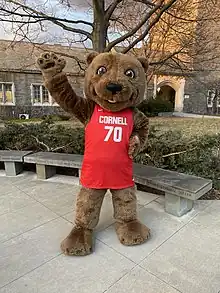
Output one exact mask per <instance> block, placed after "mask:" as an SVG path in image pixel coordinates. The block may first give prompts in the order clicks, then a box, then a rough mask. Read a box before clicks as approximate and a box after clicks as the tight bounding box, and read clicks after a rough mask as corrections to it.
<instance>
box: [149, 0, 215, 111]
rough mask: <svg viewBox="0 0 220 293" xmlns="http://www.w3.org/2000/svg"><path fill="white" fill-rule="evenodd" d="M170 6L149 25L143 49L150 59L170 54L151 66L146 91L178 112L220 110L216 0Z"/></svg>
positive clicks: (183, 1) (179, 3) (195, 1)
mask: <svg viewBox="0 0 220 293" xmlns="http://www.w3.org/2000/svg"><path fill="white" fill-rule="evenodd" d="M169 12H170V13H167V14H166V13H165V14H164V15H163V17H162V18H161V19H160V21H159V22H158V23H157V25H156V26H155V27H154V28H153V30H152V31H151V34H150V37H149V39H150V41H149V43H148V44H147V50H146V49H145V52H146V51H147V56H149V59H150V62H152V63H154V62H155V61H158V60H159V61H160V60H166V59H167V57H168V56H172V55H173V56H172V58H169V59H168V60H167V61H166V62H164V64H162V65H159V66H155V67H154V68H151V76H150V81H149V86H148V95H149V96H153V97H157V96H158V93H160V96H162V95H164V97H166V98H167V97H168V99H170V101H172V102H173V111H176V112H188V113H199V114H218V113H220V90H219V89H220V86H219V85H220V74H219V72H220V44H219V37H220V34H219V32H220V27H219V26H220V24H219V22H218V19H219V16H220V4H219V3H218V1H211V2H210V1H209V0H208V1H198V0H182V1H178V2H177V4H176V6H174V8H173V10H170V11H169ZM187 19H196V20H197V21H194V22H193V21H186V20H187ZM201 19H202V20H201ZM175 52H177V53H176V54H173V53H175ZM161 93H162V94H161Z"/></svg>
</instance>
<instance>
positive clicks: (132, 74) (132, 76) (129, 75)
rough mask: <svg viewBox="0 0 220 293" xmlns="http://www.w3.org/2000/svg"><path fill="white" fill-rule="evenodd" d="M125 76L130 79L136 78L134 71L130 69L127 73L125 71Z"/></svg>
mask: <svg viewBox="0 0 220 293" xmlns="http://www.w3.org/2000/svg"><path fill="white" fill-rule="evenodd" d="M125 75H126V76H128V77H130V78H135V72H134V71H133V70H132V69H128V70H127V71H125Z"/></svg>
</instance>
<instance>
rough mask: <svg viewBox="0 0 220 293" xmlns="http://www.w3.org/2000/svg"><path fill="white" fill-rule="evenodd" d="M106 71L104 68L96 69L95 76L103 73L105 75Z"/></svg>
mask: <svg viewBox="0 0 220 293" xmlns="http://www.w3.org/2000/svg"><path fill="white" fill-rule="evenodd" d="M106 71H107V69H106V68H105V67H104V66H101V67H99V68H98V69H97V74H98V75H102V74H104V73H106Z"/></svg>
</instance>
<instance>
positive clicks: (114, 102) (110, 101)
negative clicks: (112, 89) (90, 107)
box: [93, 88, 134, 105]
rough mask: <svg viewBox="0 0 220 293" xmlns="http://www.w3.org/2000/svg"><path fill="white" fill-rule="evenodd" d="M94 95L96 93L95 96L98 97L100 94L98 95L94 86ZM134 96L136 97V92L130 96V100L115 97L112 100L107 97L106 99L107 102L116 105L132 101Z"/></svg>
mask: <svg viewBox="0 0 220 293" xmlns="http://www.w3.org/2000/svg"><path fill="white" fill-rule="evenodd" d="M93 95H94V96H95V97H98V95H97V93H96V91H95V89H94V88H93ZM133 98H134V93H132V95H131V97H130V98H129V99H128V100H125V101H115V100H114V99H112V100H107V99H105V100H104V101H105V102H107V103H109V104H112V105H114V104H122V103H127V102H128V101H129V102H132V101H133Z"/></svg>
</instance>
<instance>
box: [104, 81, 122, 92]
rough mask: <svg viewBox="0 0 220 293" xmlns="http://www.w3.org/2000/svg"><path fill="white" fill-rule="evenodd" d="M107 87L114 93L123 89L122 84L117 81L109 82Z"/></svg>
mask: <svg viewBox="0 0 220 293" xmlns="http://www.w3.org/2000/svg"><path fill="white" fill-rule="evenodd" d="M106 89H107V90H108V91H110V92H112V94H116V93H117V92H120V91H121V90H122V86H121V85H120V84H117V83H108V84H107V85H106Z"/></svg>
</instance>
